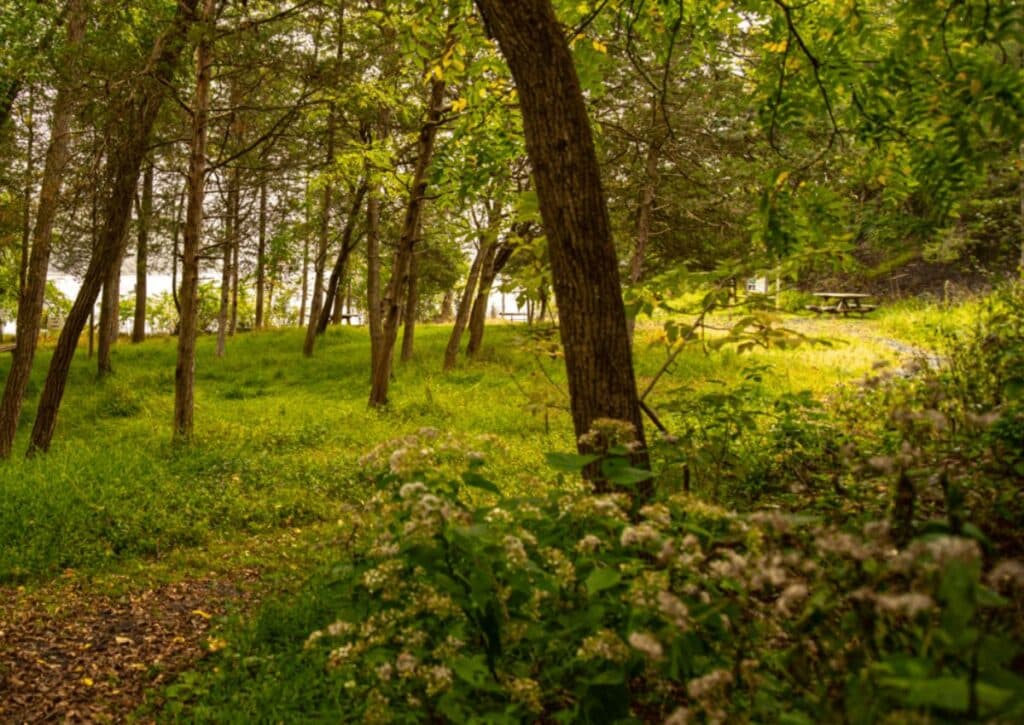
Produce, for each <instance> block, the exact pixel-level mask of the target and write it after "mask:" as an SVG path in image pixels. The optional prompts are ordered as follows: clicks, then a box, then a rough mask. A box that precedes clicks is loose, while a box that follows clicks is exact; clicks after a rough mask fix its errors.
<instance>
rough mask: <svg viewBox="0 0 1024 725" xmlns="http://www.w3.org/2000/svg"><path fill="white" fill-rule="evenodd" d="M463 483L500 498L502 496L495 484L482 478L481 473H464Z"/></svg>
mask: <svg viewBox="0 0 1024 725" xmlns="http://www.w3.org/2000/svg"><path fill="white" fill-rule="evenodd" d="M462 482H463V483H465V484H466V485H467V486H472V487H473V488H479V489H482V490H484V491H489V492H490V493H494V494H498V495H499V496H500V495H501V489H500V488H498V487H497V486H496V485H495V484H494V483H493V482H491V481H489V480H487V479H486V478H484V477H483V476H481V475H480V474H479V473H474V472H473V471H466V472H464V473H463V474H462Z"/></svg>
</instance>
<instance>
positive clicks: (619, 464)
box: [601, 458, 654, 486]
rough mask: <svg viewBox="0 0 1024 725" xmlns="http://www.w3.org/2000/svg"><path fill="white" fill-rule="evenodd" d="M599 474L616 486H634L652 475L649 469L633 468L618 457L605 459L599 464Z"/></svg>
mask: <svg viewBox="0 0 1024 725" xmlns="http://www.w3.org/2000/svg"><path fill="white" fill-rule="evenodd" d="M601 475H602V476H604V478H605V480H607V481H608V482H609V483H614V484H616V485H617V486H635V485H636V484H638V483H642V482H643V481H648V480H650V479H651V478H653V477H654V474H653V473H652V472H651V471H648V470H646V469H643V468H633V467H632V466H630V465H629V463H628V462H627V461H625V460H623V459H618V458H613V459H610V460H607V461H605V462H604V464H603V465H602V466H601Z"/></svg>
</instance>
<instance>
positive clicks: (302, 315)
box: [299, 234, 309, 327]
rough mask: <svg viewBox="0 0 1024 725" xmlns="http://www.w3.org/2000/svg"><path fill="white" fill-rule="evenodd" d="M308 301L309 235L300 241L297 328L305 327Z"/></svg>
mask: <svg viewBox="0 0 1024 725" xmlns="http://www.w3.org/2000/svg"><path fill="white" fill-rule="evenodd" d="M308 301H309V235H308V234H307V235H306V238H305V239H304V240H303V241H302V297H301V298H300V299H299V327H305V326H306V303H307V302H308Z"/></svg>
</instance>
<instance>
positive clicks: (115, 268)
mask: <svg viewBox="0 0 1024 725" xmlns="http://www.w3.org/2000/svg"><path fill="white" fill-rule="evenodd" d="M133 195H134V194H133ZM124 233H125V234H124V238H123V239H122V241H121V244H120V245H119V246H118V250H117V258H116V259H115V260H114V261H113V262H112V263H111V265H110V266H109V267H108V268H107V272H106V275H105V276H104V279H103V297H102V298H101V299H100V337H99V344H98V345H97V346H96V373H97V374H98V375H99V377H101V378H103V377H106V376H107V375H110V374H111V373H112V372H114V365H113V361H112V360H111V357H110V356H111V352H112V351H113V349H114V346H115V345H116V344H117V336H118V333H119V332H120V329H121V265H122V264H123V263H124V253H125V247H127V245H128V228H127V224H126V225H125V230H124Z"/></svg>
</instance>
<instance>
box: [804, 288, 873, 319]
mask: <svg viewBox="0 0 1024 725" xmlns="http://www.w3.org/2000/svg"><path fill="white" fill-rule="evenodd" d="M813 294H814V296H815V297H820V298H822V300H823V301H824V303H825V304H823V305H807V309H809V310H811V311H812V312H817V313H818V314H821V313H822V312H828V313H831V314H834V315H844V316H845V315H848V314H850V313H851V312H857V313H859V314H861V315H864V314H865V313H867V312H871V311H872V310H873V309H875V305H865V304H861V300H865V299H867V298H868V297H871V295H869V294H866V293H864V292H814V293H813Z"/></svg>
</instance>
